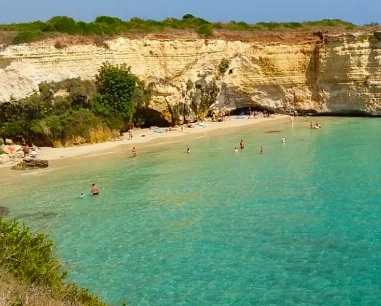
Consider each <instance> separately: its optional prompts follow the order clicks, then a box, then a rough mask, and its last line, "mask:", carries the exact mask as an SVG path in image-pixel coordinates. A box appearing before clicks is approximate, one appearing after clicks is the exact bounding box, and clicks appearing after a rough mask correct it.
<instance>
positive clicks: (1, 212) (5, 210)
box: [0, 206, 9, 216]
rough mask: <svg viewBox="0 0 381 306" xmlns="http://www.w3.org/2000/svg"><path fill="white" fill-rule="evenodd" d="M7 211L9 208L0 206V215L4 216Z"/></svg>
mask: <svg viewBox="0 0 381 306" xmlns="http://www.w3.org/2000/svg"><path fill="white" fill-rule="evenodd" d="M8 213H9V209H8V208H7V207H4V206H0V216H5V215H7V214H8Z"/></svg>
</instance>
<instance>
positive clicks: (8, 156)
mask: <svg viewBox="0 0 381 306" xmlns="http://www.w3.org/2000/svg"><path fill="white" fill-rule="evenodd" d="M0 152H3V153H2V154H0V166H1V165H7V164H15V163H19V162H20V161H22V160H23V158H24V152H23V151H22V150H21V146H20V145H13V144H12V145H1V146H0Z"/></svg>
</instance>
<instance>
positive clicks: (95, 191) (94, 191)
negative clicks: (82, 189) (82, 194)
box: [91, 184, 99, 195]
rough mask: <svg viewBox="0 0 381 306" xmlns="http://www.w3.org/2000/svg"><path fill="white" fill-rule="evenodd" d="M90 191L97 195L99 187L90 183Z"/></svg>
mask: <svg viewBox="0 0 381 306" xmlns="http://www.w3.org/2000/svg"><path fill="white" fill-rule="evenodd" d="M91 193H92V195H99V188H98V187H97V186H96V185H95V184H92V185H91Z"/></svg>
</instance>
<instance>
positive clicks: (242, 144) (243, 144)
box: [239, 140, 245, 150]
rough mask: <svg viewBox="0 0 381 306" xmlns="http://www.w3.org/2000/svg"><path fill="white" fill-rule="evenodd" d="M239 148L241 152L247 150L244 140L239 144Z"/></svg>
mask: <svg viewBox="0 0 381 306" xmlns="http://www.w3.org/2000/svg"><path fill="white" fill-rule="evenodd" d="M239 147H240V148H241V150H243V149H244V148H245V143H244V142H243V140H241V142H240V143H239Z"/></svg>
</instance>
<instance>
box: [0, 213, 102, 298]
mask: <svg viewBox="0 0 381 306" xmlns="http://www.w3.org/2000/svg"><path fill="white" fill-rule="evenodd" d="M53 251H54V244H53V241H52V240H50V239H49V238H48V237H47V235H46V234H44V233H41V232H32V231H31V230H30V229H29V228H27V227H26V226H25V225H24V224H20V223H19V222H18V221H17V220H15V219H14V220H5V219H3V217H1V216H0V267H1V268H3V269H5V270H6V271H7V272H9V273H11V274H12V275H13V276H15V277H16V278H17V279H18V280H19V281H20V282H25V283H27V284H29V285H38V286H43V287H45V288H47V292H48V293H49V294H50V295H55V296H57V297H60V299H62V300H64V301H68V302H70V303H71V304H72V305H78V303H80V304H82V305H88V306H105V305H106V304H105V303H103V302H101V301H100V300H99V298H98V297H96V296H93V295H91V294H90V293H89V291H88V290H87V289H84V288H78V287H77V286H76V285H74V284H71V283H66V282H65V281H64V278H65V277H66V275H67V271H66V269H65V268H64V267H63V266H62V264H61V263H60V261H59V260H58V259H57V258H56V257H55V256H54V254H53ZM20 302H21V304H20V305H23V303H22V301H21V300H20Z"/></svg>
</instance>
